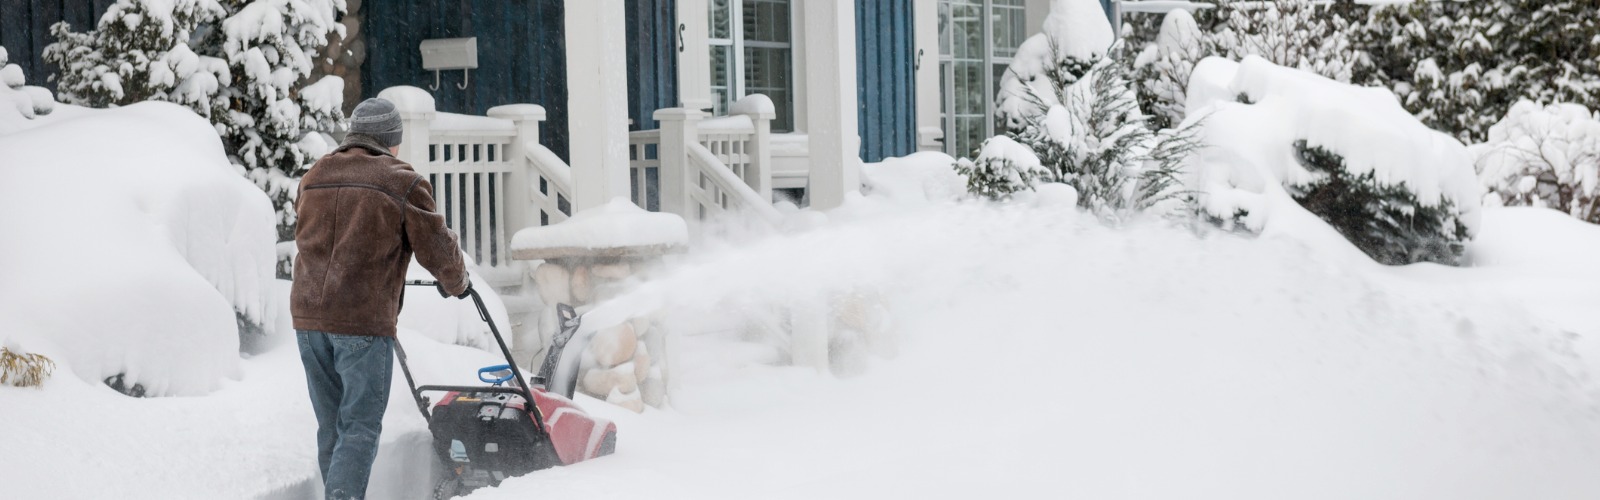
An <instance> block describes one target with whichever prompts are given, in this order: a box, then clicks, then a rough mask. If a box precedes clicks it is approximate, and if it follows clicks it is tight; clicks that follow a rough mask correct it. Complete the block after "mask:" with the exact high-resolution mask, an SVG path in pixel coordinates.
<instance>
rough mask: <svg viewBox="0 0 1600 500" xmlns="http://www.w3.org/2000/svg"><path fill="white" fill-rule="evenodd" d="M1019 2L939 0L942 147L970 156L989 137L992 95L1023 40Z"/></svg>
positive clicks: (1022, 8) (992, 132)
mask: <svg viewBox="0 0 1600 500" xmlns="http://www.w3.org/2000/svg"><path fill="white" fill-rule="evenodd" d="M1023 2H1024V0H939V74H940V78H939V90H940V93H941V97H942V99H941V101H940V106H939V112H940V119H941V123H942V124H943V125H944V138H945V139H944V143H945V144H944V149H945V152H946V153H949V154H950V155H951V156H955V157H958V158H959V157H964V156H971V155H972V153H973V151H974V150H976V149H977V148H978V146H979V145H981V144H983V140H984V139H987V138H989V137H992V136H994V135H995V125H994V96H995V93H996V92H997V91H998V89H999V87H1000V77H1001V76H1002V75H1005V73H1006V69H1007V68H1009V67H1010V66H1011V58H1012V57H1014V56H1015V55H1016V54H1017V48H1018V47H1021V46H1022V42H1023V41H1024V40H1027V39H1028V32H1027V25H1026V23H1025V21H1024V17H1023V15H1024V13H1025V12H1026V7H1025V5H1024V3H1023Z"/></svg>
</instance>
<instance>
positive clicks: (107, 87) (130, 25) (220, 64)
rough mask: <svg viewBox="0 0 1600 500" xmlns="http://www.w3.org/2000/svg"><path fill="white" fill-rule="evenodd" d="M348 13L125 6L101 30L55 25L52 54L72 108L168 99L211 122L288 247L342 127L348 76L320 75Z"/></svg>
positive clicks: (272, 6)
mask: <svg viewBox="0 0 1600 500" xmlns="http://www.w3.org/2000/svg"><path fill="white" fill-rule="evenodd" d="M344 9H345V3H344V0H118V1H117V2H116V3H115V4H113V5H112V6H111V7H110V8H109V9H107V11H106V14H105V15H104V16H102V17H101V18H100V20H99V23H98V24H97V25H96V28H95V30H93V31H90V32H88V33H74V32H72V31H71V28H70V27H68V26H67V25H66V24H65V23H58V24H57V25H55V26H54V27H52V28H51V32H52V33H53V34H54V35H55V36H56V39H57V43H55V44H52V45H51V46H50V47H48V48H47V49H46V51H45V57H46V59H47V60H49V61H51V62H53V63H54V64H56V65H57V66H58V67H59V68H60V82H61V88H62V96H63V97H64V98H65V100H66V101H67V102H71V103H74V104H81V105H86V106H96V107H103V106H117V105H124V104H130V103H133V102H138V101H144V100H159V101H168V102H175V103H179V104H184V105H187V106H189V107H190V108H191V109H193V110H195V112H196V113H199V114H200V115H201V116H205V117H207V118H208V119H210V120H211V122H212V124H214V125H215V126H216V129H217V132H218V134H219V135H221V137H222V141H223V145H224V146H225V148H226V150H227V152H228V155H229V157H230V159H231V160H232V161H233V163H234V164H235V165H236V166H238V167H239V169H240V173H241V174H242V175H244V176H245V177H246V178H249V179H250V180H251V181H252V182H255V183H256V185H257V186H258V187H260V188H261V189H262V190H263V191H265V192H266V193H267V195H268V196H269V197H270V198H271V199H272V200H273V203H274V204H275V205H276V207H277V209H278V233H279V239H280V240H281V241H288V240H290V239H292V238H293V237H294V223H295V219H296V216H295V213H294V203H293V200H292V197H293V196H294V193H295V186H296V185H297V184H298V179H299V177H300V176H301V175H302V174H303V173H304V171H305V169H306V167H307V166H308V164H309V163H311V162H312V161H315V159H316V158H317V157H319V156H321V155H322V154H324V153H325V152H326V151H327V150H328V149H329V147H330V145H331V143H332V141H331V139H330V138H329V137H328V136H327V132H328V131H331V130H333V129H334V128H335V127H337V126H339V125H340V122H341V121H342V119H343V116H342V114H341V113H340V108H341V106H342V104H343V94H344V82H343V80H340V79H339V78H337V77H332V76H327V77H323V78H322V79H320V80H317V81H315V82H311V81H310V78H311V73H312V69H313V67H314V64H313V62H314V58H315V57H317V55H318V54H319V53H320V52H321V48H322V47H323V46H324V45H325V44H326V43H327V40H328V37H329V36H330V35H339V36H343V34H344V26H343V25H341V24H339V23H337V22H335V18H336V16H337V15H338V13H340V12H343V11H344ZM280 264H282V263H280ZM280 267H282V268H283V272H286V270H287V267H286V266H282V265H281V266H280Z"/></svg>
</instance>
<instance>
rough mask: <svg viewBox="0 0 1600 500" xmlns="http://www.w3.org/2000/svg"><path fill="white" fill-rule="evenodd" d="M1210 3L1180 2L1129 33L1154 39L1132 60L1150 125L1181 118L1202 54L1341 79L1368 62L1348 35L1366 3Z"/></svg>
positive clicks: (1296, 0)
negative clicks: (1155, 27)
mask: <svg viewBox="0 0 1600 500" xmlns="http://www.w3.org/2000/svg"><path fill="white" fill-rule="evenodd" d="M1212 3H1213V8H1210V9H1200V10H1198V11H1195V12H1193V13H1191V12H1190V11H1188V10H1183V9H1178V10H1173V11H1171V12H1168V13H1167V14H1165V15H1164V16H1163V17H1162V20H1161V24H1160V31H1159V33H1157V34H1155V35H1150V34H1137V33H1136V34H1133V35H1131V36H1132V37H1134V38H1136V39H1137V38H1145V37H1152V36H1153V37H1154V40H1155V41H1154V42H1153V43H1150V44H1149V45H1147V46H1145V47H1144V49H1143V50H1142V51H1141V52H1140V55H1139V58H1138V60H1137V61H1136V62H1135V67H1137V68H1139V70H1140V74H1139V78H1138V80H1137V83H1138V84H1139V96H1140V108H1141V109H1143V110H1144V111H1145V113H1146V114H1149V115H1150V116H1151V117H1152V125H1154V126H1157V127H1164V126H1169V125H1170V124H1172V123H1177V122H1180V121H1182V120H1183V118H1184V114H1183V111H1184V107H1185V102H1184V101H1185V94H1184V92H1183V88H1184V86H1186V85H1187V84H1188V77H1189V73H1190V72H1191V71H1193V69H1194V65H1195V64H1196V63H1197V62H1199V61H1200V60H1201V59H1203V58H1206V57H1210V56H1221V57H1226V58H1228V59H1232V60H1235V61H1241V60H1243V59H1244V58H1245V57H1247V56H1252V55H1253V56H1259V57H1262V58H1265V59H1266V60H1268V61H1271V62H1273V63H1274V64H1277V65H1279V66H1286V67H1291V68H1298V69H1301V70H1305V71H1309V72H1312V73H1316V74H1319V75H1322V76H1325V77H1328V78H1332V79H1334V80H1337V81H1341V82H1349V81H1351V80H1352V78H1353V77H1354V76H1355V75H1356V74H1357V73H1358V72H1362V70H1363V69H1364V68H1366V67H1367V65H1368V64H1369V63H1368V62H1367V56H1366V53H1365V52H1363V51H1362V50H1360V47H1359V46H1358V45H1357V44H1356V43H1355V37H1354V36H1353V33H1354V32H1355V31H1357V30H1358V29H1359V26H1361V25H1362V19H1363V16H1364V13H1365V9H1364V8H1362V7H1360V6H1356V5H1354V4H1352V3H1350V2H1349V1H1348V0H1341V1H1339V2H1336V3H1334V4H1331V5H1325V4H1319V3H1314V2H1312V1H1311V0H1276V1H1271V2H1259V1H1251V0H1215V1H1214V2H1212ZM1146 17H1148V16H1146ZM1151 25H1152V23H1150V22H1145V23H1142V24H1133V25H1131V27H1141V26H1143V27H1144V28H1143V29H1149V26H1151ZM1363 74H1364V72H1363Z"/></svg>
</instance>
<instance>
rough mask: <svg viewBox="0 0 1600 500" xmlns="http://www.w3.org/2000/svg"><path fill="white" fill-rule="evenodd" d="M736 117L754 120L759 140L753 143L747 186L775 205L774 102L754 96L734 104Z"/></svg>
mask: <svg viewBox="0 0 1600 500" xmlns="http://www.w3.org/2000/svg"><path fill="white" fill-rule="evenodd" d="M733 114H739V115H745V116H749V117H750V123H751V124H752V125H754V126H755V137H753V138H751V139H750V142H749V148H750V149H749V151H746V152H747V153H749V154H750V166H749V167H746V170H745V173H744V182H745V183H746V184H749V185H750V189H754V190H755V191H756V194H758V195H760V196H761V199H762V200H766V202H767V203H772V120H773V119H776V118H777V117H778V112H777V110H776V109H775V108H774V107H773V105H772V99H771V98H768V97H767V96H764V95H761V94H750V95H747V96H744V97H743V98H741V99H739V102H736V103H733Z"/></svg>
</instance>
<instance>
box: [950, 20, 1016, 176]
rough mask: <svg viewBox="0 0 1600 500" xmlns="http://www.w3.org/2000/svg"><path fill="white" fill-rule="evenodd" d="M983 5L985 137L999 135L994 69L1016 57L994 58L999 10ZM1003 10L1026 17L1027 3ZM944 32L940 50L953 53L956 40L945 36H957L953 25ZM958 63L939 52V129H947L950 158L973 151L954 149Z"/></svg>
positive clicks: (1009, 62) (951, 57)
mask: <svg viewBox="0 0 1600 500" xmlns="http://www.w3.org/2000/svg"><path fill="white" fill-rule="evenodd" d="M948 3H951V2H949V1H947V0H938V4H937V5H938V7H940V10H941V11H944V10H945V9H944V8H943V7H944V5H946V4H948ZM963 3H966V2H963ZM981 3H982V6H981V8H982V14H981V18H982V22H981V23H979V24H980V25H981V26H982V31H983V34H982V35H981V36H980V39H981V40H982V43H983V78H981V80H982V81H983V90H982V92H983V105H984V106H983V107H984V118H983V130H984V132H983V134H982V135H983V136H984V137H994V136H995V135H996V134H997V133H998V132H997V130H996V127H995V121H994V111H995V95H996V94H997V93H998V92H999V89H997V88H995V87H996V86H998V83H997V82H996V81H995V77H994V68H995V66H996V65H1002V64H1003V65H1006V66H1010V65H1011V61H1012V59H1013V58H1011V57H998V56H996V55H995V48H996V45H995V43H994V23H995V14H996V9H995V4H994V0H982V1H981ZM1001 9H1014V10H1021V11H1022V13H1023V15H1027V4H1026V3H1024V4H1023V5H1021V6H1016V7H1012V6H1001ZM941 21H944V19H941ZM950 22H951V23H954V19H953V18H952V19H950ZM941 28H944V27H943V26H941ZM1024 29H1026V27H1024ZM941 31H942V33H941V34H940V38H941V40H939V42H940V47H941V48H942V47H946V46H948V47H951V49H952V52H953V51H954V45H955V40H943V37H944V35H945V34H949V35H950V36H952V37H954V33H955V29H954V27H953V26H951V27H949V28H948V29H944V30H941ZM1023 40H1024V41H1026V40H1027V36H1024V37H1023ZM1018 45H1021V44H1020V43H1019V44H1018ZM955 62H956V60H955V56H954V54H946V53H945V52H944V51H943V50H940V51H939V80H940V82H941V85H940V88H942V89H943V90H944V95H941V96H939V99H940V103H941V106H940V108H939V126H940V128H942V129H944V152H945V153H946V154H949V155H950V156H954V157H957V158H961V157H963V156H965V155H968V154H971V153H972V151H956V149H955V148H956V134H955V132H956V121H955V120H956V117H955V116H954V115H955V114H954V112H953V111H954V110H955V107H956V95H955V92H954V91H953V90H954V84H955V81H956V74H955ZM974 146H976V145H974Z"/></svg>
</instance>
